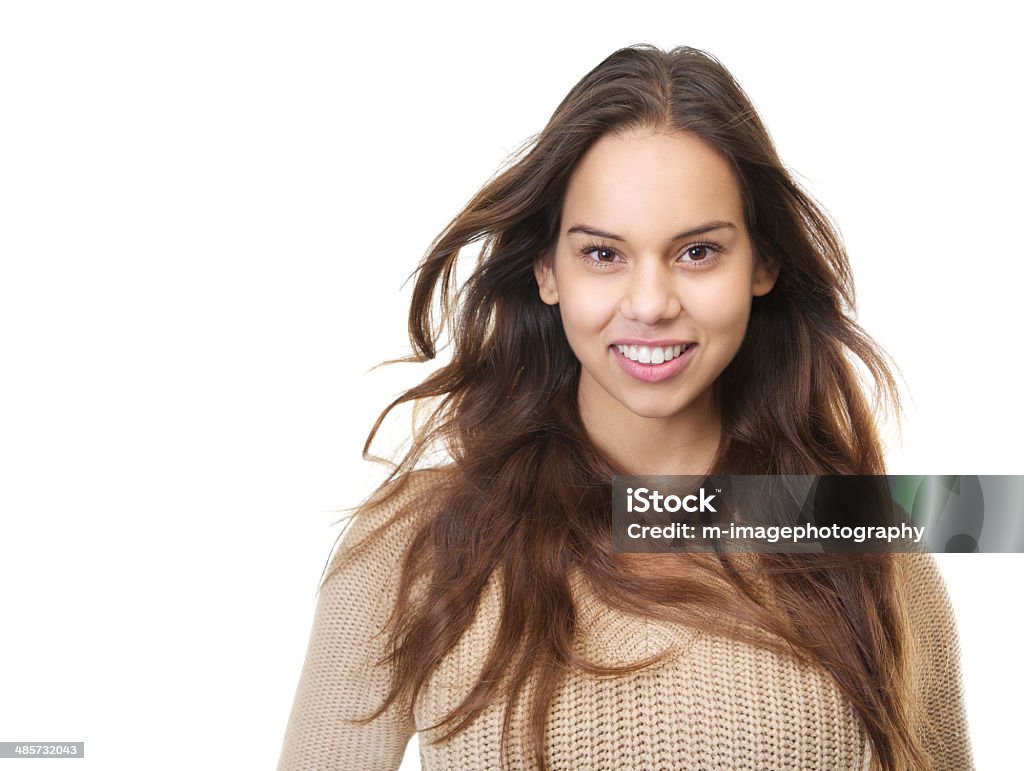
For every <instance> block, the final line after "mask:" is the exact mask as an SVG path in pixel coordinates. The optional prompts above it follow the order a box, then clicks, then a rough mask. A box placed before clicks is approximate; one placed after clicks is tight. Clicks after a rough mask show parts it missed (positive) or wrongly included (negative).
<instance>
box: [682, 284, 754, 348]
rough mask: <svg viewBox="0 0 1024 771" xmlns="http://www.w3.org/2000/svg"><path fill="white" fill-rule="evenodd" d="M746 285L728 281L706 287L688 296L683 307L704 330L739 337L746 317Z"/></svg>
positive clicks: (747, 303)
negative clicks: (686, 302) (688, 299)
mask: <svg viewBox="0 0 1024 771" xmlns="http://www.w3.org/2000/svg"><path fill="white" fill-rule="evenodd" d="M750 303H751V295H750V292H749V285H748V284H742V283H741V282H731V283H729V284H723V285H720V286H714V287H706V291H702V292H701V293H700V294H699V296H695V297H693V298H691V300H690V302H689V303H688V304H687V310H688V311H689V313H690V315H691V316H692V317H693V320H694V321H695V322H697V324H699V325H700V326H701V328H703V329H704V330H705V331H708V332H717V333H719V334H726V335H729V336H737V337H742V336H743V332H744V331H745V330H746V327H747V321H748V319H749V318H750Z"/></svg>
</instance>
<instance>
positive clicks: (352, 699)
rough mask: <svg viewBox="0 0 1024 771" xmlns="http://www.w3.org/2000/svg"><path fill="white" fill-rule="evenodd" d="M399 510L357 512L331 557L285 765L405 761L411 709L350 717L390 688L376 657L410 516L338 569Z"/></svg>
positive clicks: (323, 768) (370, 765) (332, 768)
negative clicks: (366, 719) (363, 721)
mask: <svg viewBox="0 0 1024 771" xmlns="http://www.w3.org/2000/svg"><path fill="white" fill-rule="evenodd" d="M396 497H397V496H396ZM394 513H395V506H394V505H393V504H388V505H385V506H381V507H379V508H377V509H371V510H368V511H360V512H359V513H357V514H356V516H355V519H354V520H353V521H352V522H351V523H350V524H349V525H348V527H347V529H346V530H345V532H344V535H343V537H342V539H341V543H340V544H339V547H338V549H337V551H336V553H335V555H334V556H333V557H332V558H331V560H330V563H329V566H328V571H327V575H328V577H327V579H326V580H325V581H324V582H323V584H322V585H321V587H320V591H319V594H318V597H317V603H316V610H315V613H314V618H313V628H312V632H311V634H310V637H309V643H308V646H307V651H306V657H305V662H304V664H303V668H302V673H301V675H300V678H299V683H298V687H297V688H296V692H295V699H294V702H293V705H292V710H291V715H290V717H289V720H288V725H287V728H286V731H285V737H284V744H283V747H282V750H281V755H280V759H279V761H278V766H277V769H278V771H344V770H346V769H354V770H355V769H358V770H359V771H363V770H364V769H365V770H366V771H386V770H391V771H393V770H394V769H397V768H398V767H399V765H400V764H401V762H402V756H403V754H404V751H405V747H406V744H407V743H408V741H409V738H410V737H411V736H412V734H413V733H414V731H415V724H414V721H413V716H412V714H410V713H407V712H406V713H403V712H400V711H399V709H398V707H397V705H395V704H393V705H391V707H389V709H388V711H387V712H385V713H384V714H383V715H381V716H380V717H378V718H377V719H376V720H374V721H372V722H371V723H369V724H368V725H357V724H355V723H350V722H347V719H348V718H355V717H365V716H367V715H368V714H370V713H371V712H374V711H375V710H376V709H377V708H378V707H379V706H380V705H381V704H382V703H383V700H384V696H385V694H386V693H387V691H388V689H389V687H390V683H391V678H392V671H391V667H390V666H386V665H376V661H377V660H378V659H379V658H380V657H381V656H382V655H383V654H384V650H385V648H384V645H385V641H386V638H385V635H384V634H379V633H380V632H381V630H382V629H383V627H384V624H385V622H386V620H387V618H388V614H389V613H390V611H391V608H392V607H393V605H394V602H395V599H396V598H397V590H398V573H399V568H400V564H401V558H402V556H403V554H404V545H405V544H406V543H407V540H408V532H407V527H406V526H405V524H406V523H405V522H402V523H399V524H396V525H395V526H393V527H391V528H389V529H387V530H386V531H384V532H383V533H381V534H380V536H379V537H378V538H377V540H376V541H374V542H372V543H371V544H369V545H368V548H366V549H364V550H362V551H361V552H360V553H358V554H357V555H356V556H355V557H354V558H351V559H348V561H347V562H345V563H344V564H341V567H340V568H338V569H337V570H334V568H335V567H336V566H337V565H339V564H340V561H341V560H342V559H343V558H348V557H349V552H350V551H351V550H352V549H353V547H354V546H355V545H357V544H359V543H361V542H362V540H363V539H364V538H365V537H366V536H367V535H368V534H369V533H370V532H371V531H373V530H375V529H376V528H377V527H379V526H380V525H382V524H383V523H385V522H387V521H388V520H389V519H390V518H391V516H392V515H393V514H394ZM332 571H333V572H332Z"/></svg>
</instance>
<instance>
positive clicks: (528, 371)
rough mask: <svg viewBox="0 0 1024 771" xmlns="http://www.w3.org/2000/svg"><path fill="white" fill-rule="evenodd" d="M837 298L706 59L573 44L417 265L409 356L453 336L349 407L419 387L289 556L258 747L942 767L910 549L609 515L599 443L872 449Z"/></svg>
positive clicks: (730, 461)
mask: <svg viewBox="0 0 1024 771" xmlns="http://www.w3.org/2000/svg"><path fill="white" fill-rule="evenodd" d="M478 241H481V242H482V244H483V246H482V251H481V255H480V259H479V262H478V265H477V267H476V270H475V271H474V272H473V274H472V275H471V276H470V277H469V278H468V280H467V281H466V283H465V285H464V286H463V287H462V288H459V287H458V286H457V285H456V283H455V275H454V266H455V262H456V259H457V257H458V255H459V253H460V250H461V249H463V247H466V246H467V245H469V244H471V243H474V242H478ZM852 298H853V286H852V280H851V275H850V268H849V263H848V260H847V257H846V254H845V252H844V249H843V246H842V244H841V243H840V240H839V238H838V236H837V234H836V232H835V231H834V229H833V228H832V227H831V226H830V224H829V222H828V220H827V219H826V217H825V216H824V214H823V213H822V211H821V210H820V209H819V208H818V207H817V206H816V205H815V203H814V202H813V201H812V200H811V199H810V198H809V197H808V196H807V195H806V194H805V193H804V192H803V191H801V189H800V188H799V187H798V186H797V185H796V184H795V183H794V182H793V180H792V179H791V178H790V176H789V174H788V173H787V172H786V171H785V169H784V167H783V165H782V163H781V162H780V160H779V158H778V157H777V155H776V153H775V150H774V148H773V146H772V144H771V141H770V140H769V137H768V134H767V132H766V131H765V129H764V126H763V125H762V124H761V121H760V120H759V118H758V116H757V114H756V113H755V111H754V109H753V107H752V106H751V104H750V102H749V100H748V99H747V97H746V95H745V94H744V93H743V91H742V90H741V89H740V87H739V86H738V85H737V84H736V83H735V82H734V80H733V79H732V77H731V76H730V75H729V73H728V72H727V71H726V70H725V69H724V68H723V67H722V66H721V65H720V64H719V63H718V62H717V61H716V60H715V59H713V58H712V57H710V56H709V55H707V54H705V53H702V52H700V51H697V50H694V49H690V48H678V49H675V50H672V51H670V52H668V53H665V52H663V51H661V50H659V49H656V48H653V47H649V46H634V47H630V48H626V49H623V50H620V51H617V52H615V53H614V54H612V55H611V56H610V57H608V58H607V59H606V60H605V61H603V62H602V63H601V64H600V65H598V66H597V67H596V68H595V69H594V70H593V71H591V72H590V73H589V74H588V75H586V76H585V77H584V78H583V79H582V80H581V81H580V82H579V83H578V84H577V85H576V86H575V87H574V88H573V89H572V91H570V93H569V94H568V96H566V98H565V99H564V100H563V102H562V103H561V104H560V105H559V107H558V108H557V110H556V111H555V113H554V115H553V116H552V118H551V120H550V121H549V123H548V125H547V126H546V127H545V128H544V130H543V131H542V132H541V133H540V135H539V136H538V137H536V139H535V141H534V142H533V143H532V145H531V146H529V147H528V148H527V150H526V151H524V152H523V153H521V154H520V155H519V157H518V158H517V159H516V160H515V161H514V163H513V164H512V165H510V166H509V167H508V168H506V169H505V170H504V171H503V172H502V173H500V174H499V175H498V176H497V177H495V178H494V179H493V180H492V181H491V182H489V183H488V184H487V185H486V186H484V188H483V189H482V190H480V192H479V193H478V194H477V195H476V196H475V197H474V198H473V199H472V200H471V201H470V203H469V204H468V205H467V206H466V207H465V208H464V209H463V211H462V212H461V213H460V214H459V215H458V216H457V217H456V218H455V219H454V220H453V221H452V222H451V223H450V224H449V225H448V227H447V228H446V229H445V230H444V231H443V232H442V233H441V235H440V236H439V237H438V238H437V240H436V241H435V243H434V244H433V246H432V247H431V249H430V251H429V253H428V254H427V256H426V257H425V258H424V260H423V262H422V264H421V265H420V267H419V271H418V276H417V281H416V285H415V292H414V297H413V302H412V309H411V312H410V317H409V325H410V337H411V341H412V345H413V348H414V350H415V354H414V356H413V357H412V358H414V359H416V360H420V361H422V360H427V359H431V358H433V357H434V356H435V353H436V352H437V350H438V343H439V341H440V340H441V339H442V337H443V336H444V335H446V334H447V335H449V336H450V339H451V343H452V348H451V362H450V363H449V364H447V365H446V366H444V367H442V368H441V369H440V370H438V371H437V372H436V374H434V375H431V376H430V377H428V378H427V379H426V380H425V381H424V382H423V383H421V384H420V385H418V386H416V387H414V388H412V389H410V390H409V391H408V392H406V393H405V394H403V395H402V396H401V397H400V398H399V399H397V400H396V401H395V402H394V403H393V404H392V405H390V406H389V407H388V408H387V409H386V410H385V411H384V414H382V415H381V417H380V418H379V419H378V421H377V424H376V425H375V426H374V429H373V431H372V432H371V434H370V437H369V438H368V440H367V453H368V452H369V447H370V443H371V441H372V439H373V437H374V435H375V433H376V431H377V428H378V427H379V426H380V424H381V421H382V420H383V418H384V417H385V416H386V415H387V413H388V412H389V411H390V410H391V409H392V408H393V407H395V406H396V405H398V404H402V403H413V404H415V405H416V406H417V407H418V408H419V409H420V410H423V411H424V412H422V413H421V414H422V415H425V419H424V420H423V422H422V424H421V428H420V429H419V430H418V431H417V433H416V435H415V436H414V437H413V441H412V444H411V448H410V449H409V451H408V453H407V454H406V455H405V457H404V458H402V459H401V461H400V463H398V464H397V466H396V468H395V469H394V471H393V473H392V474H391V476H390V478H389V480H388V481H387V482H386V483H385V485H384V486H383V487H382V488H381V490H379V491H378V492H377V494H376V495H375V496H373V498H372V499H371V500H370V501H369V502H368V503H367V504H365V505H364V506H363V507H362V508H361V509H360V510H359V511H358V513H357V514H356V516H355V518H354V520H353V522H352V525H351V527H350V528H348V530H347V531H346V533H345V535H344V538H343V540H342V543H341V546H340V548H339V550H338V552H337V553H336V555H335V557H334V558H333V559H332V562H331V565H330V567H329V570H328V574H327V578H326V579H325V581H324V582H323V584H322V586H321V591H320V595H319V600H318V605H317V611H316V617H315V622H314V628H313V631H312V637H311V640H310V643H309V650H308V653H307V658H306V661H305V666H304V669H303V672H302V676H301V680H300V682H299V686H298V690H297V694H296V700H295V704H294V707H293V711H292V715H291V719H290V722H289V725H288V729H287V734H286V737H285V742H284V748H283V752H282V755H281V759H280V765H279V771H292V769H305V770H307V771H308V770H309V769H377V768H380V769H394V768H397V767H398V765H399V763H400V760H401V757H402V754H403V750H404V748H405V746H406V743H407V742H408V739H409V738H410V736H411V735H412V734H413V732H416V731H418V732H419V733H420V747H421V759H422V763H423V767H424V768H425V769H498V768H511V769H525V768H531V769H532V768H537V769H625V768H630V769H633V768H636V769H706V768H730V769H731V768H749V769H755V768H757V769H861V768H872V769H886V770H895V769H928V768H933V769H965V768H970V767H971V755H970V746H969V741H968V735H967V728H966V724H965V719H964V711H963V702H962V695H961V686H960V675H959V663H958V648H957V639H956V632H955V627H954V623H953V618H952V613H951V608H950V605H949V601H948V598H947V595H946V592H945V587H944V585H943V583H942V580H941V578H940V576H939V573H938V572H937V570H936V567H935V563H934V560H933V559H932V558H931V557H930V556H929V555H901V554H870V555H864V554H861V555H842V554H832V555H818V554H815V555H811V554H802V555H787V554H760V555H752V554H745V555H744V554H657V555H650V554H648V555H631V554H624V553H619V552H616V551H615V550H613V549H612V546H611V536H610V523H611V510H610V501H611V480H612V477H613V476H614V475H616V474H623V473H637V474H706V473H722V474H826V473H828V474H879V473H884V461H883V457H882V452H881V448H880V443H879V439H878V436H877V433H876V429H875V425H874V422H875V416H874V414H873V411H872V408H871V404H870V402H869V401H868V400H867V398H866V396H865V394H864V392H863V390H862V387H861V385H860V383H859V382H858V380H857V377H856V374H855V369H854V367H853V365H852V363H851V362H852V360H853V358H854V357H856V358H857V359H859V360H860V361H861V362H862V363H863V365H864V366H865V367H866V369H867V371H868V372H870V374H871V375H872V378H873V383H874V386H875V388H876V389H877V393H878V395H879V396H881V397H883V398H884V399H887V400H888V403H889V404H890V405H891V406H893V407H895V408H897V409H898V407H899V402H898V397H897V394H896V390H895V387H894V383H893V379H892V376H891V374H890V372H889V370H888V369H887V367H886V364H885V360H884V358H883V356H882V355H881V353H880V352H879V351H878V350H877V348H876V346H875V345H874V344H873V343H872V341H871V339H870V338H869V337H868V336H867V335H866V334H865V333H864V332H863V331H862V330H861V329H860V328H859V327H858V326H857V325H856V324H855V323H854V321H853V320H852V319H851V316H850V313H851V309H852ZM438 452H443V453H445V456H446V458H447V460H446V462H445V463H443V464H440V465H437V464H435V465H433V466H431V464H430V462H429V460H428V459H429V458H431V457H436V455H437V453H438Z"/></svg>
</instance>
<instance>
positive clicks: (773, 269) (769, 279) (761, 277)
mask: <svg viewBox="0 0 1024 771" xmlns="http://www.w3.org/2000/svg"><path fill="white" fill-rule="evenodd" d="M781 268H782V265H780V264H779V262H778V261H777V260H767V259H765V258H763V257H758V258H757V262H756V263H755V264H754V286H753V290H754V297H761V296H763V295H766V294H768V293H769V292H770V291H772V288H773V287H774V286H775V282H776V281H778V279H779V270H780V269H781Z"/></svg>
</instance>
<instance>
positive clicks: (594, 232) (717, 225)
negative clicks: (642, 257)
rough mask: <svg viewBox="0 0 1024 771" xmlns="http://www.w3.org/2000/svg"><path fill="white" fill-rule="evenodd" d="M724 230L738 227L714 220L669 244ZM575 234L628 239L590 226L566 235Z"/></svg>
mask: <svg viewBox="0 0 1024 771" xmlns="http://www.w3.org/2000/svg"><path fill="white" fill-rule="evenodd" d="M724 228H732V229H733V230H737V227H736V225H734V224H733V223H732V222H728V221H726V220H714V221H712V222H706V223H704V224H703V225H698V226H697V227H695V228H691V229H690V230H684V231H683V232H682V233H677V234H676V235H674V236H672V238H670V239H669V243H672V242H673V241H679V240H681V239H683V238H692V237H693V236H699V235H702V234H704V233H710V232H711V231H712V230H722V229H724ZM573 233H586V234H587V235H590V236H596V237H598V238H607V239H609V240H610V241H622V242H623V243H624V242H625V241H626V239H625V238H623V237H622V236H617V235H615V234H614V233H608V232H606V231H604V230H598V229H597V228H592V227H590V226H589V225H573V226H572V227H571V228H569V229H568V230H567V231H565V234H566V235H567V236H571V235H572V234H573Z"/></svg>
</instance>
